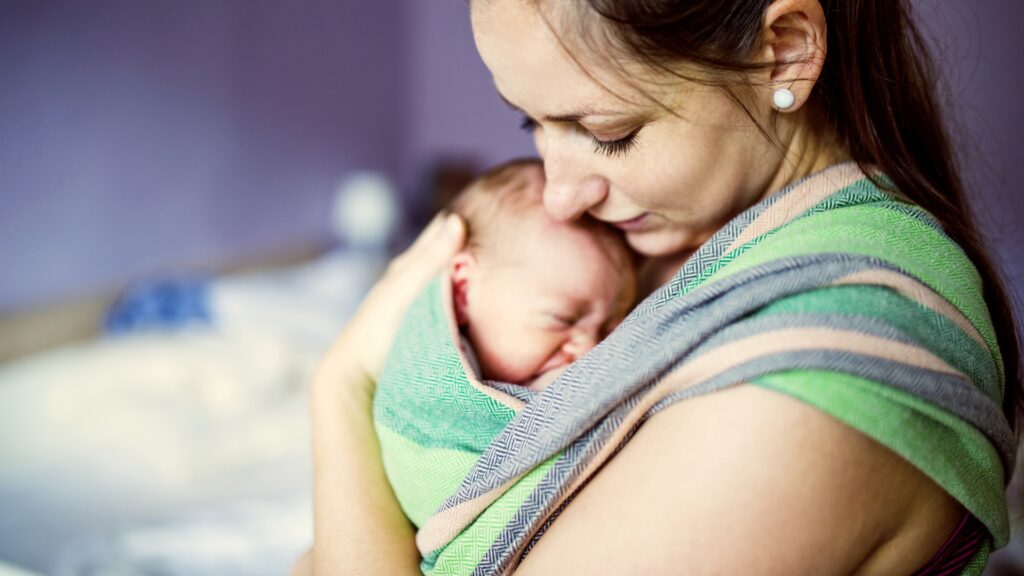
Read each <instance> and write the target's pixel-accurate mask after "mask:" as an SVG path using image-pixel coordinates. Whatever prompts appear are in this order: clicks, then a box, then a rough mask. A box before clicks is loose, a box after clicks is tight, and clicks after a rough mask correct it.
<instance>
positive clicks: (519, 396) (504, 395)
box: [373, 161, 636, 526]
mask: <svg viewBox="0 0 1024 576" xmlns="http://www.w3.org/2000/svg"><path fill="white" fill-rule="evenodd" d="M543 188H544V173H543V170H542V168H541V165H540V163H539V162H536V161H518V162H511V163H507V164H503V165H501V166H499V167H497V168H495V169H493V170H491V171H490V172H488V173H487V174H485V175H484V176H482V177H481V178H479V179H478V180H476V181H475V182H474V183H473V184H471V185H470V186H469V187H468V188H467V189H466V190H464V191H463V192H462V194H461V195H460V196H459V197H457V198H456V200H455V201H454V202H453V204H452V206H451V208H450V209H451V210H452V211H453V212H455V213H457V214H459V215H460V216H461V217H462V218H463V219H464V220H465V222H466V226H467V244H466V247H465V248H464V249H463V250H462V251H461V252H460V253H459V254H458V255H457V256H456V257H455V258H454V260H453V263H452V265H451V268H450V269H449V270H447V271H446V272H445V273H444V274H443V275H441V276H440V277H439V278H436V279H435V280H434V281H433V282H432V283H431V284H430V285H429V286H428V287H427V288H426V289H425V290H424V291H423V293H421V294H420V296H419V297H418V298H417V299H416V301H415V302H414V303H413V304H412V305H411V306H410V307H409V310H408V311H407V312H406V315H405V317H404V318H403V320H402V323H401V325H400V327H399V329H398V332H397V334H396V335H395V341H394V344H393V345H392V348H391V351H390V352H389V354H388V358H387V360H386V362H385V366H384V370H383V372H382V373H381V376H380V379H379V380H378V382H377V391H376V395H375V397H374V411H373V415H374V425H375V428H376V430H377V435H378V438H379V439H380V446H381V457H382V461H383V463H384V469H385V471H386V473H387V476H388V481H389V482H390V484H391V487H392V489H393V490H394V493H395V496H396V497H397V498H398V502H399V503H400V504H401V506H402V509H403V510H404V511H405V513H406V515H407V516H408V517H409V519H410V520H411V521H412V522H413V523H414V524H415V525H416V526H421V525H422V524H423V523H424V522H425V521H426V520H427V519H428V518H429V517H430V515H431V514H433V513H434V512H435V511H436V510H437V509H438V506H440V505H441V503H443V502H444V501H445V499H446V498H447V497H448V496H449V495H450V494H451V493H452V491H453V490H455V489H456V488H457V487H458V485H459V483H460V482H461V481H462V479H463V477H464V476H465V475H466V474H467V473H468V472H469V470H470V469H471V467H472V466H473V464H474V462H475V461H476V459H477V458H478V457H479V456H480V455H481V454H482V453H483V452H484V450H485V449H486V448H487V446H488V445H489V444H490V442H491V441H492V440H493V439H494V438H495V437H496V436H497V435H498V434H499V433H500V432H501V430H502V429H503V428H504V427H505V426H506V425H507V424H508V422H510V421H511V420H512V418H514V417H515V414H516V413H517V411H518V410H520V409H521V408H522V406H523V405H524V403H525V402H528V401H529V397H530V396H531V395H532V394H534V393H535V392H536V391H537V390H540V389H542V388H543V387H544V386H546V385H547V384H549V383H550V382H552V381H553V380H554V379H555V378H557V376H558V374H559V373H560V372H561V371H562V369H564V368H565V367H566V366H568V365H569V364H570V363H572V362H573V361H574V360H576V359H577V358H579V357H580V356H582V355H583V354H584V353H586V352H587V351H588V350H590V349H591V348H593V347H594V346H595V345H596V344H597V343H598V341H600V340H601V339H602V338H603V337H604V336H605V335H607V334H608V333H609V332H610V331H611V330H612V329H614V328H615V326H616V325H617V324H618V323H619V322H621V321H622V319H623V318H624V317H625V315H626V313H627V312H628V311H629V309H630V307H631V306H632V304H633V300H634V298H635V297H636V286H635V284H636V273H635V270H634V266H633V262H632V257H631V254H630V252H629V250H628V249H627V247H626V244H625V242H624V240H623V238H622V237H621V236H620V234H619V233H618V232H617V231H615V230H614V229H612V228H610V227H607V226H605V225H603V224H601V223H599V222H597V221H593V220H588V219H582V220H580V221H577V222H558V221H555V220H553V219H551V218H550V217H549V216H548V215H547V213H546V212H545V211H544V207H543V204H542V201H541V197H542V191H543Z"/></svg>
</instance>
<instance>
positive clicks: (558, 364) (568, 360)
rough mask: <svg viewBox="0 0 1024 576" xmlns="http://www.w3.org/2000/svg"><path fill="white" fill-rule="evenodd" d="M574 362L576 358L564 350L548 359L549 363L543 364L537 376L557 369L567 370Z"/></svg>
mask: <svg viewBox="0 0 1024 576" xmlns="http://www.w3.org/2000/svg"><path fill="white" fill-rule="evenodd" d="M574 360H576V358H574V357H573V356H572V355H571V354H568V353H566V352H565V351H563V350H559V351H558V353H557V354H555V355H553V356H551V357H550V358H548V360H547V362H545V363H543V364H541V366H540V368H538V369H537V374H540V375H543V374H544V373H546V372H549V371H551V370H554V369H556V368H565V367H566V366H568V365H569V364H572V363H573V361H574Z"/></svg>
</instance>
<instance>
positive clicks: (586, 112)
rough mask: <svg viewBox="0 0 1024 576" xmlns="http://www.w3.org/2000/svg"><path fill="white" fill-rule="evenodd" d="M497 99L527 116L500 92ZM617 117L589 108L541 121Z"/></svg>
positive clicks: (550, 116)
mask: <svg viewBox="0 0 1024 576" xmlns="http://www.w3.org/2000/svg"><path fill="white" fill-rule="evenodd" d="M498 97H499V98H501V101H502V102H504V103H505V104H506V105H507V106H508V107H509V108H511V109H513V110H515V111H516V112H519V113H520V114H522V115H524V116H529V114H527V113H526V112H523V109H522V108H520V107H519V106H516V105H515V104H513V103H511V102H509V101H508V98H505V95H504V94H502V93H501V92H498ZM618 115H619V114H617V113H613V112H601V111H597V110H592V109H589V108H584V109H583V110H580V111H579V112H574V113H572V114H556V115H548V116H544V117H543V118H541V119H542V120H545V121H547V122H578V121H580V120H582V119H584V118H586V117H587V116H618Z"/></svg>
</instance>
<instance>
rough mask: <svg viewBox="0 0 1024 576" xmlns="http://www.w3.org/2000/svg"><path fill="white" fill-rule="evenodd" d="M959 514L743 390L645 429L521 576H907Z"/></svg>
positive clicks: (915, 483)
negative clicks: (657, 575) (855, 575)
mask: <svg viewBox="0 0 1024 576" xmlns="http://www.w3.org/2000/svg"><path fill="white" fill-rule="evenodd" d="M960 514H962V509H961V508H960V506H959V505H958V504H957V503H956V502H955V501H954V500H953V499H952V498H950V497H949V496H948V495H947V494H946V493H945V492H944V491H943V490H942V489H941V488H939V487H938V486H937V485H936V484H935V483H934V482H932V481H931V480H930V479H929V478H927V477H926V476H924V474H922V473H921V472H919V471H918V470H917V469H915V468H914V467H913V466H911V465H910V464H909V463H907V462H906V461H905V460H903V459H902V458H900V457H899V456H897V455H896V454H895V453H893V452H892V451H890V450H889V449H887V448H885V447H884V446H882V445H880V444H878V443H876V442H874V441H873V440H871V439H869V438H868V437H866V436H864V435H863V434H861V433H860V432H858V431H856V430H854V429H852V428H849V427H847V426H846V425H844V424H842V423H841V422H839V421H838V420H835V419H833V418H832V417H831V416H829V415H827V414H825V413H824V412H821V411H819V410H818V409H816V408H814V407H812V406H810V405H808V404H805V403H803V402H801V401H799V400H796V399H793V398H791V397H788V396H785V395H783V394H780V393H776V392H773V391H769V390H766V389H763V388H758V387H755V386H750V385H745V386H739V387H736V388H733V389H730V390H725V391H721V392H716V393H714V394H709V395H707V396H703V397H698V398H693V399H690V400H687V401H685V402H680V403H678V404H675V405H673V406H672V407H670V408H668V409H666V410H664V411H662V412H660V413H658V414H657V415H655V416H654V417H653V418H651V420H650V421H648V422H647V423H646V424H645V425H644V426H643V427H641V428H640V430H639V431H638V432H637V434H636V436H634V438H633V439H632V440H631V441H630V443H629V444H627V445H626V446H625V447H624V448H623V450H622V451H621V452H620V453H619V454H618V455H617V456H616V457H615V458H613V459H612V460H611V461H610V462H609V463H608V465H607V466H605V468H604V469H603V470H601V471H600V472H599V473H598V474H597V475H596V476H595V477H594V479H593V480H592V481H591V482H590V484H588V485H587V486H586V487H585V489H583V490H582V491H581V492H580V493H579V494H578V495H577V496H576V498H575V499H574V500H573V501H572V503H571V504H570V505H569V506H568V507H566V509H565V510H564V512H563V513H562V514H561V516H559V518H558V520H557V521H556V522H554V523H553V524H552V525H551V527H550V528H549V529H548V531H547V532H546V533H545V535H544V537H543V538H542V539H541V540H540V541H539V542H538V543H537V545H536V546H535V547H534V549H533V551H532V552H531V553H530V555H529V556H527V558H526V559H525V561H524V562H523V564H522V565H521V566H520V569H519V571H518V572H517V574H524V575H532V574H551V573H553V572H552V571H553V570H554V569H556V568H557V573H559V574H566V575H570V574H758V575H776V574H777V575H791V574H816V575H819V574H820V575H828V574H835V575H840V574H842V575H848V574H860V575H871V574H879V575H881V574H884V575H892V574H910V573H912V572H913V571H914V570H915V569H916V568H918V567H919V566H920V565H922V564H923V563H924V562H926V561H927V560H928V558H929V557H930V556H931V554H932V553H933V552H934V551H936V550H937V549H938V548H939V547H940V546H941V545H942V543H943V542H944V541H945V539H946V537H948V536H949V534H950V532H952V530H953V528H954V527H955V525H956V522H957V521H958V520H959V516H960Z"/></svg>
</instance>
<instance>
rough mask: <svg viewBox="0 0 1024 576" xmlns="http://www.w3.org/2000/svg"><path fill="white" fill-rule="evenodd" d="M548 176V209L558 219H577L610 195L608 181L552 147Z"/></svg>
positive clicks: (546, 166) (546, 168)
mask: <svg viewBox="0 0 1024 576" xmlns="http://www.w3.org/2000/svg"><path fill="white" fill-rule="evenodd" d="M544 175H545V177H546V178H547V181H546V183H545V185H544V209H545V210H547V213H548V214H549V215H550V216H551V217H552V218H554V219H556V220H575V219H576V218H579V217H580V216H582V215H583V214H584V213H585V212H586V211H587V210H590V209H591V208H593V207H594V206H596V205H598V204H600V203H601V202H603V201H604V199H605V197H606V196H607V195H608V181H607V180H606V179H605V178H604V177H603V176H600V175H597V174H593V173H591V172H590V171H589V170H587V169H586V165H585V164H583V163H580V162H574V161H573V159H572V158H571V157H566V156H564V155H559V154H557V153H555V151H553V150H552V149H551V148H550V147H549V148H548V150H547V154H546V155H545V157H544Z"/></svg>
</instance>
